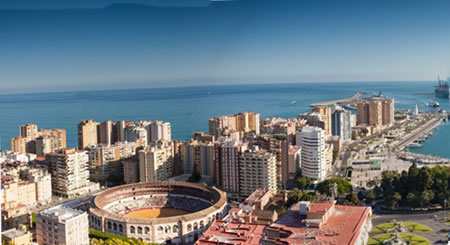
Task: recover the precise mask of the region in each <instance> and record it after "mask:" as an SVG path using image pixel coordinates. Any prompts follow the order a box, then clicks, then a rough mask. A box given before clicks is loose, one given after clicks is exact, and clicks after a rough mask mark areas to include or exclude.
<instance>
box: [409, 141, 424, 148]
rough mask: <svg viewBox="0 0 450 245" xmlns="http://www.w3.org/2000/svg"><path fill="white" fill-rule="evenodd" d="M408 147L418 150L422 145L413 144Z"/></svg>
mask: <svg viewBox="0 0 450 245" xmlns="http://www.w3.org/2000/svg"><path fill="white" fill-rule="evenodd" d="M408 147H409V148H419V147H422V145H421V144H419V143H416V142H414V143H411V144H409V145H408Z"/></svg>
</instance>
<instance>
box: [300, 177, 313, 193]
mask: <svg viewBox="0 0 450 245" xmlns="http://www.w3.org/2000/svg"><path fill="white" fill-rule="evenodd" d="M313 184H314V183H313V181H312V179H310V178H306V177H300V178H298V179H297V185H298V186H299V187H300V189H301V190H302V191H304V190H305V189H306V187H309V186H312V185H313Z"/></svg>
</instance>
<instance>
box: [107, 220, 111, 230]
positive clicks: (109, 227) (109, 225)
mask: <svg viewBox="0 0 450 245" xmlns="http://www.w3.org/2000/svg"><path fill="white" fill-rule="evenodd" d="M108 229H109V230H111V222H110V221H108Z"/></svg>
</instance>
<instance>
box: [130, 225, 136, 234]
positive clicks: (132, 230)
mask: <svg viewBox="0 0 450 245" xmlns="http://www.w3.org/2000/svg"><path fill="white" fill-rule="evenodd" d="M130 233H132V234H134V233H136V228H134V226H131V227H130Z"/></svg>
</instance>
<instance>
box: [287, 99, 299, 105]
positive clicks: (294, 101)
mask: <svg viewBox="0 0 450 245" xmlns="http://www.w3.org/2000/svg"><path fill="white" fill-rule="evenodd" d="M295 103H297V101H296V100H293V101H291V102H290V103H289V105H293V104H295Z"/></svg>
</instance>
